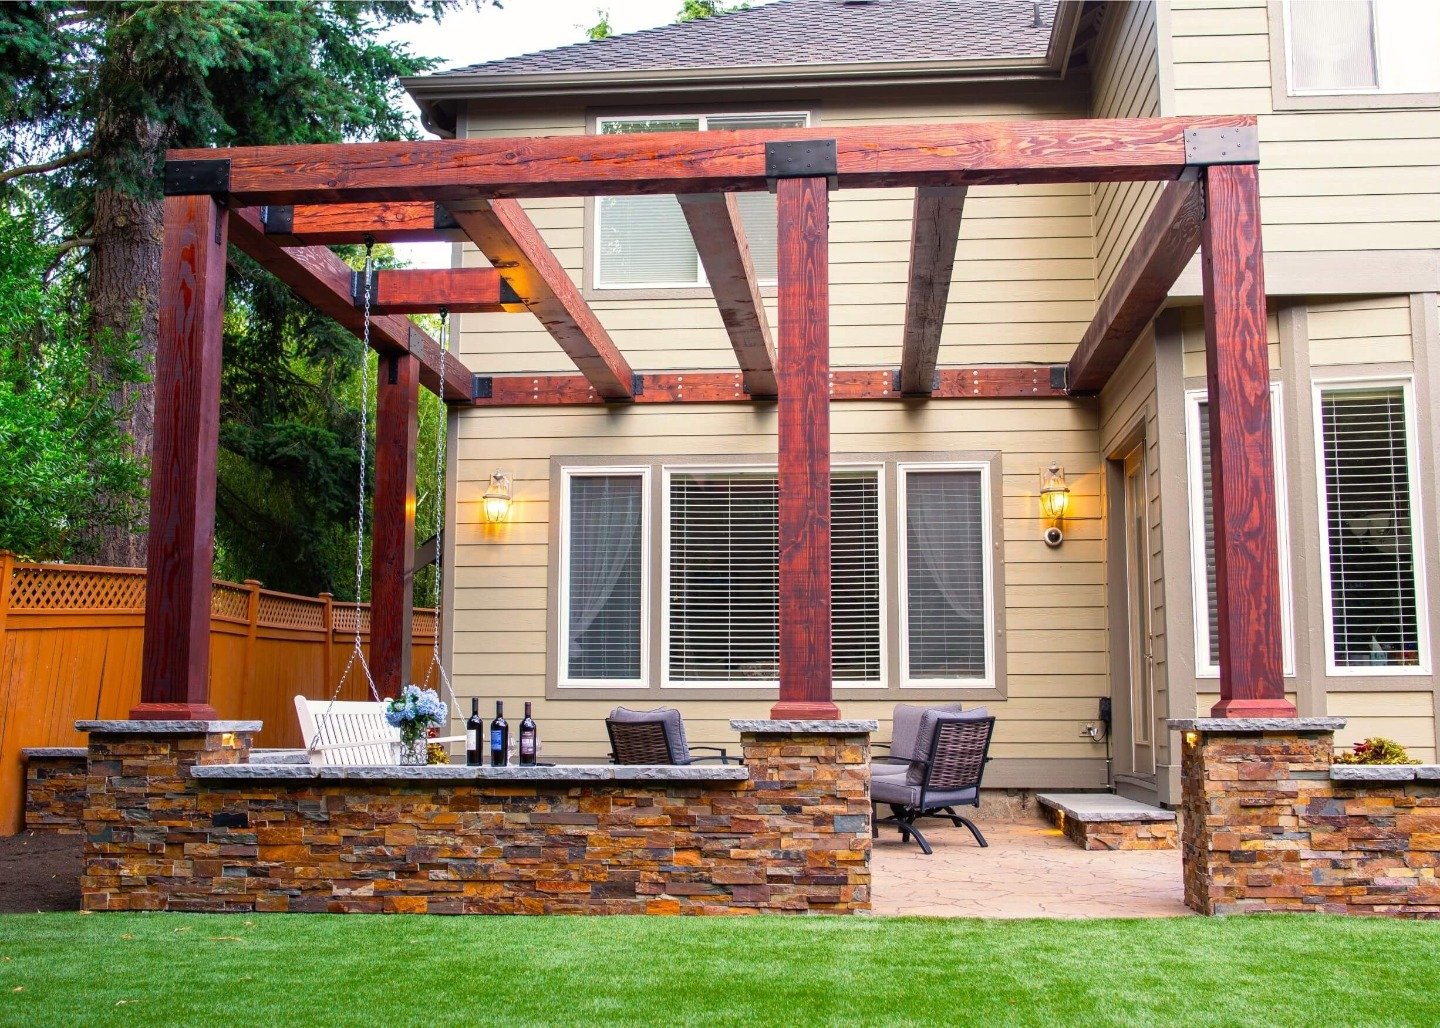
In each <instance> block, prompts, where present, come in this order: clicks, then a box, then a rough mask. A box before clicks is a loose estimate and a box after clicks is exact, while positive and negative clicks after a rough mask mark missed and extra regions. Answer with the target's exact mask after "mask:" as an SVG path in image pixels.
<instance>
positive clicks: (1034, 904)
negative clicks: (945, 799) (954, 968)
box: [871, 820, 1192, 918]
mask: <svg viewBox="0 0 1440 1028" xmlns="http://www.w3.org/2000/svg"><path fill="white" fill-rule="evenodd" d="M922 828H923V830H924V832H925V835H926V838H928V839H929V840H930V844H931V845H932V846H933V847H934V848H935V853H934V855H933V856H929V857H927V856H925V855H924V854H923V853H921V852H920V848H919V847H918V846H916V845H915V844H914V843H909V844H902V843H901V842H900V839H899V836H898V835H897V834H896V833H895V831H894V830H893V829H888V830H887V829H886V828H885V827H883V826H882V828H881V833H880V838H879V839H877V840H875V849H874V858H873V861H872V864H871V868H872V871H873V876H874V877H873V882H874V884H873V889H872V896H873V901H874V913H876V914H881V915H893V914H923V915H929V916H935V917H1002V918H1018V917H1066V918H1081V917H1182V916H1186V915H1189V914H1191V913H1192V912H1191V911H1190V910H1189V909H1188V908H1187V907H1186V906H1185V903H1184V888H1183V885H1182V882H1181V877H1180V853H1179V851H1178V850H1157V851H1126V852H1103V851H1102V852H1096V851H1093V850H1092V851H1086V850H1082V849H1080V848H1079V847H1078V846H1076V845H1075V844H1073V843H1072V842H1070V841H1069V840H1068V839H1066V838H1065V836H1064V835H1062V834H1061V833H1060V831H1059V830H1058V829H1056V828H1054V827H1052V826H1050V825H1048V824H1045V823H1043V822H1041V821H1038V820H1037V821H1025V822H1020V823H1017V824H1005V823H996V824H985V823H984V822H981V823H980V828H981V831H983V832H984V833H985V838H986V839H987V840H988V841H989V843H990V847H989V848H988V849H981V848H980V847H979V846H977V845H975V840H974V839H973V838H971V836H970V833H969V832H968V831H966V830H965V829H964V828H955V827H953V826H950V825H946V826H944V827H941V825H940V822H938V821H934V822H927V823H925V824H924V825H922Z"/></svg>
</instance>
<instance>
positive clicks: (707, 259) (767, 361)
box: [678, 193, 779, 397]
mask: <svg viewBox="0 0 1440 1028" xmlns="http://www.w3.org/2000/svg"><path fill="white" fill-rule="evenodd" d="M678 199H679V200H680V209H681V210H682V211H684V212H685V220H686V222H688V223H689V225H690V235H691V237H692V238H693V239H694V240H695V249H696V250H697V251H698V252H699V254H700V263H701V264H703V265H704V267H705V277H706V278H707V279H708V280H709V282H710V288H711V290H712V291H713V292H714V294H715V303H716V305H717V306H718V307H719V308H720V320H721V321H722V322H724V323H725V331H726V332H727V333H728V334H729V336H730V345H731V346H733V347H734V348H735V357H736V359H737V360H738V361H739V362H740V370H741V372H742V374H743V376H744V379H745V388H746V390H747V391H748V392H749V393H750V395H752V396H757V397H760V396H774V395H776V392H777V391H778V389H779V386H778V385H777V384H776V381H775V342H774V340H773V339H772V338H771V337H770V322H769V320H768V319H767V318H766V315H765V303H764V301H763V300H762V299H761V298H760V283H759V280H758V279H756V277H755V266H754V264H753V263H752V261H751V260H750V244H749V243H748V242H746V239H745V225H744V223H743V222H742V221H741V220H740V205H739V204H738V203H737V202H736V200H735V194H733V193H682V194H680V196H679V197H678Z"/></svg>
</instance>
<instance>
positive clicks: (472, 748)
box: [465, 696, 485, 767]
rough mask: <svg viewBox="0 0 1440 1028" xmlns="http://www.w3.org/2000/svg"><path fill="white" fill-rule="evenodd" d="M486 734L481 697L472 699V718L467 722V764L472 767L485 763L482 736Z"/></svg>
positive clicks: (472, 697)
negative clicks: (481, 745) (481, 711)
mask: <svg viewBox="0 0 1440 1028" xmlns="http://www.w3.org/2000/svg"><path fill="white" fill-rule="evenodd" d="M484 733H485V719H484V718H483V717H481V716H480V697H478V696H471V697H470V716H469V717H468V718H467V719H466V720H465V763H466V764H469V765H470V766H471V767H475V766H477V765H480V764H483V763H485V751H484V750H482V749H481V748H480V736H482V735H483V734H484Z"/></svg>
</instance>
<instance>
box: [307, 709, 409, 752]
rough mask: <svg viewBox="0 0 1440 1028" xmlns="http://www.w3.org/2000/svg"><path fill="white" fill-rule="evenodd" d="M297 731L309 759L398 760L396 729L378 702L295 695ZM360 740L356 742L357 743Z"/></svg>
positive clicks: (398, 748) (397, 733)
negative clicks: (303, 741) (333, 700)
mask: <svg viewBox="0 0 1440 1028" xmlns="http://www.w3.org/2000/svg"><path fill="white" fill-rule="evenodd" d="M295 713H296V714H297V715H298V716H299V718H300V734H301V737H302V738H303V739H304V740H305V748H306V749H307V750H308V751H309V753H310V763H312V764H328V765H350V766H354V765H357V764H398V763H399V762H400V729H398V728H392V727H391V726H390V724H389V723H388V722H387V721H386V720H385V707H384V704H382V703H364V702H359V701H355V700H337V701H335V702H334V703H331V702H330V701H329V700H311V699H307V698H306V697H304V696H296V697H295ZM357 744H360V745H357Z"/></svg>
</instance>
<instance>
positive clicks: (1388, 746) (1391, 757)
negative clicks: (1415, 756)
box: [1335, 735, 1420, 764]
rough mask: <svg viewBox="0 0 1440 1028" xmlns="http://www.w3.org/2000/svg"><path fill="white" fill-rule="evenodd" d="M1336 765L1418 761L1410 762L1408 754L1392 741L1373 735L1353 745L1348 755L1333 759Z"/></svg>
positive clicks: (1415, 762)
mask: <svg viewBox="0 0 1440 1028" xmlns="http://www.w3.org/2000/svg"><path fill="white" fill-rule="evenodd" d="M1335 763H1337V764H1418V763H1420V761H1418V760H1411V759H1410V754H1408V753H1406V752H1405V747H1404V746H1401V745H1400V744H1399V743H1398V742H1396V741H1395V740H1394V739H1384V738H1381V737H1380V736H1378V735H1373V736H1371V737H1370V738H1368V739H1362V740H1360V741H1359V742H1357V743H1356V744H1355V748H1354V749H1353V750H1352V751H1351V752H1349V753H1342V754H1340V755H1339V756H1338V757H1336V758H1335Z"/></svg>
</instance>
